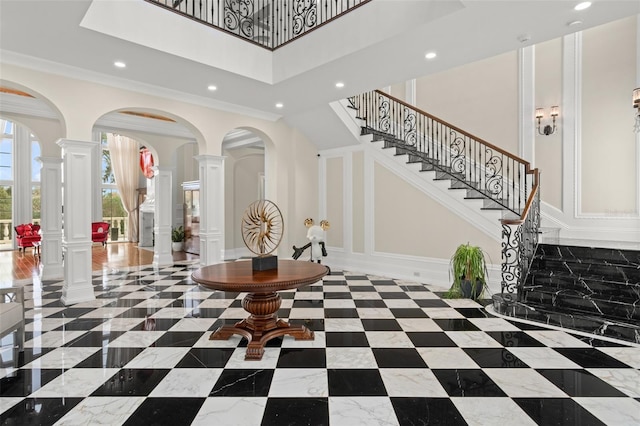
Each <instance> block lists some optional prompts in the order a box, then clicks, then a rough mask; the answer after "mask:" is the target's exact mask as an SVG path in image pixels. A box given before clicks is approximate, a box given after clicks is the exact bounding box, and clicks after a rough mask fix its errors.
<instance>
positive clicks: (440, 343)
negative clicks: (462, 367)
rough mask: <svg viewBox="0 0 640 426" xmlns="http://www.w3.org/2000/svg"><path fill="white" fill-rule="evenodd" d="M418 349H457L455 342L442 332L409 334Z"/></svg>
mask: <svg viewBox="0 0 640 426" xmlns="http://www.w3.org/2000/svg"><path fill="white" fill-rule="evenodd" d="M407 336H409V339H411V342H412V343H413V344H414V345H415V346H416V347H456V346H458V345H456V344H455V343H454V342H453V340H451V339H450V338H449V336H447V335H446V334H445V333H443V332H441V331H424V332H423V331H419V332H418V331H416V332H407Z"/></svg>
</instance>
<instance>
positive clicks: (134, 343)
mask: <svg viewBox="0 0 640 426" xmlns="http://www.w3.org/2000/svg"><path fill="white" fill-rule="evenodd" d="M164 333H166V332H165V331H142V330H140V331H138V330H134V331H127V332H126V333H124V334H123V335H122V336H119V337H117V338H116V339H114V340H113V341H112V342H110V343H109V346H110V347H112V348H146V347H147V346H151V345H152V344H153V342H155V341H156V340H158V339H159V338H160V337H161V336H162V335H163V334H164Z"/></svg>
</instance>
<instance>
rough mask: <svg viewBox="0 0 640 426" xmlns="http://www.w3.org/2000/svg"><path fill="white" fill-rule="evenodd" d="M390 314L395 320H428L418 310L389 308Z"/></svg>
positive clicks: (427, 316)
mask: <svg viewBox="0 0 640 426" xmlns="http://www.w3.org/2000/svg"><path fill="white" fill-rule="evenodd" d="M390 310H391V313H392V314H393V316H394V317H396V318H429V315H427V314H426V313H425V312H424V311H423V310H422V309H420V308H391V309H390Z"/></svg>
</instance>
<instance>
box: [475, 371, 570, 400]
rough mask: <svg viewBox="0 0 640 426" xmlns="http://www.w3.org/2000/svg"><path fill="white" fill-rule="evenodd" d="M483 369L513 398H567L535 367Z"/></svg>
mask: <svg viewBox="0 0 640 426" xmlns="http://www.w3.org/2000/svg"><path fill="white" fill-rule="evenodd" d="M483 371H484V372H485V373H486V374H487V375H488V376H489V377H490V378H491V380H493V381H494V382H495V383H496V384H497V385H498V386H500V388H501V389H502V390H503V391H504V393H506V394H507V395H508V396H510V397H512V398H567V396H568V395H567V394H565V393H564V392H562V391H561V390H560V389H559V388H558V387H556V386H555V385H554V384H553V383H551V382H550V381H549V380H547V379H546V378H545V377H544V376H542V375H541V374H540V373H538V372H537V371H535V370H533V369H529V368H518V370H517V372H515V373H514V371H513V370H512V369H509V368H485V369H483Z"/></svg>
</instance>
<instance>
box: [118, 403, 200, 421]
mask: <svg viewBox="0 0 640 426" xmlns="http://www.w3.org/2000/svg"><path fill="white" fill-rule="evenodd" d="M204 401H205V398H146V399H145V400H144V402H143V403H142V404H140V406H139V407H138V408H137V409H136V411H134V412H133V414H131V416H129V418H128V419H127V421H126V422H125V423H124V425H127V426H138V425H149V426H151V425H154V426H155V425H157V426H162V425H168V424H170V425H172V426H180V425H185V426H187V425H190V424H191V422H192V421H193V419H194V418H195V417H196V414H198V411H199V410H200V407H202V404H203V403H204Z"/></svg>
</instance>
